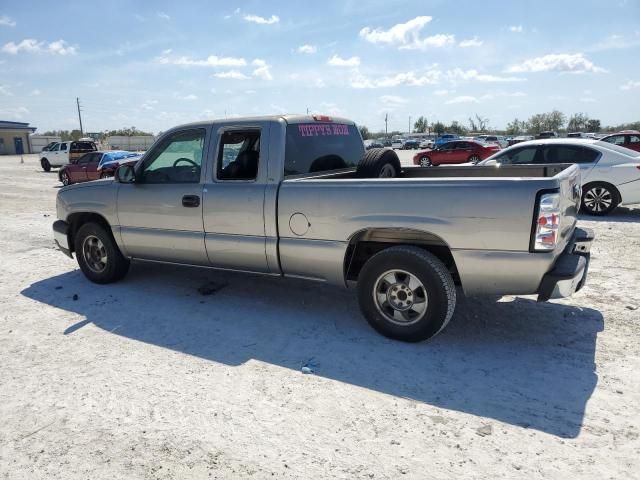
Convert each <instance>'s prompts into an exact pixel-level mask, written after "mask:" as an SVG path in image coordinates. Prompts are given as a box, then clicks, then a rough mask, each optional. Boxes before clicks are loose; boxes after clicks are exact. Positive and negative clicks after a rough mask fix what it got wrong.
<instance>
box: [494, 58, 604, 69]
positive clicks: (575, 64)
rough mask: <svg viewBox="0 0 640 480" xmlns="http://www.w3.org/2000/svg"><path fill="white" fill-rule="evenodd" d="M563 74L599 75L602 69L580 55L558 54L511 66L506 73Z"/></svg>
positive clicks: (531, 59)
mask: <svg viewBox="0 0 640 480" xmlns="http://www.w3.org/2000/svg"><path fill="white" fill-rule="evenodd" d="M550 71H554V72H564V73H587V72H590V73H599V72H604V71H605V70H604V69H603V68H600V67H597V66H596V65H594V64H593V62H592V61H591V60H589V59H588V58H586V57H585V56H584V54H582V53H574V54H570V53H558V54H549V55H544V56H542V57H536V58H530V59H529V60H525V61H524V62H522V63H520V64H517V65H512V66H510V67H509V68H508V69H507V72H512V73H522V72H550Z"/></svg>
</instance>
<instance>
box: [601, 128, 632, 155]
mask: <svg viewBox="0 0 640 480" xmlns="http://www.w3.org/2000/svg"><path fill="white" fill-rule="evenodd" d="M600 140H601V141H603V142H609V143H613V144H614V145H620V146H621V147H625V148H630V149H631V150H635V151H636V152H640V132H636V131H635V130H625V131H622V132H618V133H614V134H613V135H607V136H606V137H602V138H601V139H600Z"/></svg>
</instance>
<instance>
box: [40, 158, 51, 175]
mask: <svg viewBox="0 0 640 480" xmlns="http://www.w3.org/2000/svg"><path fill="white" fill-rule="evenodd" d="M40 165H41V166H42V170H44V171H45V172H50V171H51V164H50V163H49V160H47V159H46V158H43V159H41V160H40Z"/></svg>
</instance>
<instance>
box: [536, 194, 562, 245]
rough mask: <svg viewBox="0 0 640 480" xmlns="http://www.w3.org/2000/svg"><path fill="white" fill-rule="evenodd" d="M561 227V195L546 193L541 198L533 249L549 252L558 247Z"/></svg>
mask: <svg viewBox="0 0 640 480" xmlns="http://www.w3.org/2000/svg"><path fill="white" fill-rule="evenodd" d="M559 226H560V194H559V193H545V194H543V195H541V196H540V202H539V204H538V218H537V219H536V225H535V232H534V238H533V249H534V250H535V251H537V252H548V251H550V250H553V249H555V248H556V246H557V245H558V228H559Z"/></svg>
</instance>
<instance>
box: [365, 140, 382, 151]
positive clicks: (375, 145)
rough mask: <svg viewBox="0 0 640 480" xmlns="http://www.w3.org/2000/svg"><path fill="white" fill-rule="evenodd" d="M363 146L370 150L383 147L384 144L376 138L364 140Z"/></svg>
mask: <svg viewBox="0 0 640 480" xmlns="http://www.w3.org/2000/svg"><path fill="white" fill-rule="evenodd" d="M364 147H365V148H366V149H367V150H371V149H372V148H383V147H384V144H383V143H382V142H380V141H378V140H365V141H364Z"/></svg>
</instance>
